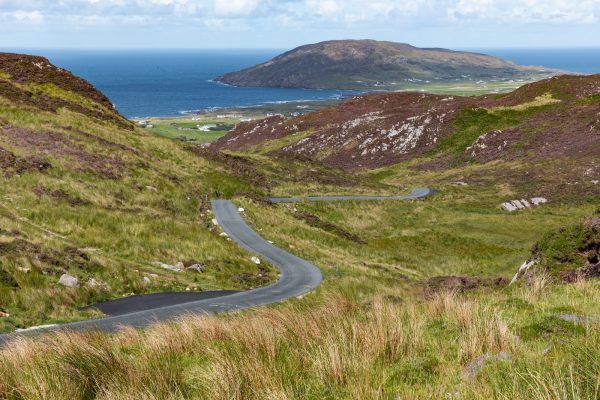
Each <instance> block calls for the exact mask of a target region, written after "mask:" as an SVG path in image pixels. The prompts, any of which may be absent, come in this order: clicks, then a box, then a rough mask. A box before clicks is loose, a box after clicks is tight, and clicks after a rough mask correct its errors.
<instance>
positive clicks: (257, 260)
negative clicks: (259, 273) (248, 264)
mask: <svg viewBox="0 0 600 400" xmlns="http://www.w3.org/2000/svg"><path fill="white" fill-rule="evenodd" d="M251 260H252V262H253V263H254V264H256V265H260V258H258V257H256V256H253V257H252V258H251Z"/></svg>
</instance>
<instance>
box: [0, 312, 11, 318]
mask: <svg viewBox="0 0 600 400" xmlns="http://www.w3.org/2000/svg"><path fill="white" fill-rule="evenodd" d="M8 317H10V314H9V313H6V312H4V311H0V318H8Z"/></svg>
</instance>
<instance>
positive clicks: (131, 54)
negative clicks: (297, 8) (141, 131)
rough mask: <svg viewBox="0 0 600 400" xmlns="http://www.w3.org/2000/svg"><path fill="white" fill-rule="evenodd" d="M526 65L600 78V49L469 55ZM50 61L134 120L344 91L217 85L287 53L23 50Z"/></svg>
mask: <svg viewBox="0 0 600 400" xmlns="http://www.w3.org/2000/svg"><path fill="white" fill-rule="evenodd" d="M468 50H471V51H478V52H482V53H486V54H491V55H495V56H498V57H502V58H505V59H508V60H511V61H514V62H516V63H519V64H522V65H542V66H545V67H551V68H558V69H561V70H565V71H572V72H579V73H600V49H468ZM19 52H23V53H30V54H38V55H43V56H46V57H48V58H49V59H50V60H51V61H52V62H53V63H54V64H56V65H58V66H60V67H62V68H66V69H68V70H70V71H72V72H74V73H75V74H76V75H79V76H81V77H83V78H85V79H87V80H88V81H90V82H91V83H92V84H94V85H95V86H96V87H97V88H99V89H100V90H101V91H102V92H103V93H105V94H106V95H107V96H108V97H109V98H110V99H111V101H112V102H113V103H114V104H115V105H116V106H117V109H118V110H119V111H120V112H121V113H122V114H123V115H125V116H127V117H129V118H134V117H140V118H143V117H148V116H177V115H182V114H185V113H188V112H193V111H202V110H210V109H218V108H231V107H245V106H255V105H262V104H268V103H276V102H291V101H314V100H328V99H337V98H340V97H343V96H347V95H350V94H352V93H351V92H350V93H349V92H345V91H339V90H304V89H276V88H235V87H231V86H226V85H222V84H219V83H216V82H213V81H212V79H213V78H215V77H217V76H219V75H222V74H224V73H226V72H230V71H236V70H239V69H242V68H245V67H250V66H252V65H255V64H258V63H260V62H264V61H267V60H269V59H271V58H272V57H274V56H276V55H277V54H280V53H281V52H282V50H133V51H132V50H110V51H109V50H102V51H100V50H89V51H87V50H31V49H29V50H19Z"/></svg>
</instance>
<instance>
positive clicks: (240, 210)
mask: <svg viewBox="0 0 600 400" xmlns="http://www.w3.org/2000/svg"><path fill="white" fill-rule="evenodd" d="M238 212H241V213H243V212H246V210H244V209H243V208H242V207H240V208H238Z"/></svg>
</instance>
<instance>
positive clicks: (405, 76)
mask: <svg viewBox="0 0 600 400" xmlns="http://www.w3.org/2000/svg"><path fill="white" fill-rule="evenodd" d="M552 73H553V71H550V70H548V69H545V68H543V67H524V66H520V65H517V64H514V63H512V62H509V61H506V60H502V59H500V58H497V57H492V56H488V55H485V54H478V53H469V52H462V51H452V50H446V49H422V48H418V47H414V46H411V45H408V44H404V43H393V42H380V41H375V40H334V41H328V42H321V43H316V44H309V45H305V46H301V47H298V48H296V49H293V50H291V51H289V52H286V53H284V54H281V55H279V56H277V57H275V58H273V59H272V60H270V61H267V62H265V63H263V64H259V65H256V66H254V67H250V68H246V69H244V70H241V71H237V72H231V73H228V74H225V75H223V76H221V77H219V78H217V80H218V81H220V82H223V83H227V84H230V85H235V86H268V87H301V88H322V89H323V88H326V89H365V88H382V87H394V86H400V85H402V84H405V83H410V82H414V81H424V80H428V81H431V80H433V81H436V82H450V81H455V80H467V79H474V80H479V79H495V80H498V79H500V80H502V79H531V78H532V77H533V76H539V75H545V76H549V75H551V74H552Z"/></svg>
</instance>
